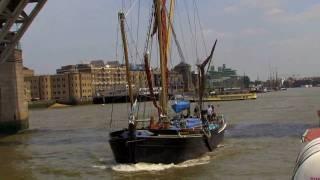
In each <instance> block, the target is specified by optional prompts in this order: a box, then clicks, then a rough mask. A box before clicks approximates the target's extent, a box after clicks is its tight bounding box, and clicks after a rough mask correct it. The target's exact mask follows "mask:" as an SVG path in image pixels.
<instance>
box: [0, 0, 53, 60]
mask: <svg viewBox="0 0 320 180" xmlns="http://www.w3.org/2000/svg"><path fill="white" fill-rule="evenodd" d="M46 2H47V0H0V47H1V51H0V64H1V63H3V62H5V61H6V60H7V59H8V57H9V56H10V54H11V53H12V52H13V50H14V49H15V48H16V46H17V45H18V43H19V41H20V39H21V38H22V36H23V35H24V33H25V32H26V31H27V29H28V28H29V26H30V25H31V23H32V21H33V20H34V18H35V17H36V16H37V15H38V13H39V12H40V10H41V9H42V8H43V6H44V5H45V3H46ZM29 5H30V6H29ZM15 24H16V25H17V26H16V27H17V28H16V29H15V30H14V29H13V27H14V25H15Z"/></svg>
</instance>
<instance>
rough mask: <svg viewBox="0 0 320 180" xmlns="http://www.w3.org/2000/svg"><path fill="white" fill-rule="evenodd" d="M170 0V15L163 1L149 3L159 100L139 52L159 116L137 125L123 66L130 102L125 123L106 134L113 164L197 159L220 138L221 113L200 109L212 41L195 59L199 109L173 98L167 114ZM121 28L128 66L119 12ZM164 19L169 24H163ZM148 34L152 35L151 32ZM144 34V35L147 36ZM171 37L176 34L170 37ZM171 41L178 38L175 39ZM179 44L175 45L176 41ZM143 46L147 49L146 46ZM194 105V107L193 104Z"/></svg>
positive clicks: (133, 101) (146, 54) (221, 130)
mask: <svg viewBox="0 0 320 180" xmlns="http://www.w3.org/2000/svg"><path fill="white" fill-rule="evenodd" d="M173 2H174V0H171V3H170V14H169V15H168V16H167V12H166V7H165V6H166V1H165V0H155V1H154V5H153V13H152V18H153V20H154V25H153V30H156V31H157V32H153V33H151V29H152V28H151V27H152V26H151V23H152V21H151V22H150V25H149V35H151V34H155V33H157V35H158V43H159V55H160V65H161V85H162V90H161V92H160V98H161V100H160V101H159V102H160V103H158V102H157V101H156V98H155V95H154V93H153V87H152V83H151V71H150V65H149V54H148V51H146V52H145V55H144V63H145V70H146V74H147V80H148V86H149V91H150V96H151V98H152V102H153V105H154V107H155V108H156V109H157V112H158V119H157V121H155V119H154V118H153V117H150V123H149V126H148V127H144V128H138V127H139V126H138V120H136V119H135V118H136V117H135V113H136V110H137V108H136V103H137V100H134V98H133V95H132V89H131V88H130V87H131V82H130V79H131V78H130V72H129V69H128V68H127V80H128V87H129V89H128V91H129V98H130V103H131V112H130V114H129V119H128V127H127V128H126V129H123V130H118V131H114V132H111V133H110V139H109V144H110V146H111V149H112V152H113V154H114V157H115V160H116V162H118V163H138V162H147V163H163V164H170V163H175V164H176V163H181V162H183V161H186V160H190V159H194V158H198V157H200V156H201V155H203V154H205V153H207V152H210V151H213V150H214V149H215V148H216V147H217V146H218V145H219V143H221V141H222V140H223V137H224V132H225V129H226V126H227V125H226V122H225V120H224V117H223V115H219V114H217V115H215V116H213V115H210V114H208V113H207V111H206V110H202V109H203V102H202V101H203V99H202V98H203V90H204V89H205V67H206V65H207V64H208V63H209V62H210V61H211V59H212V56H213V53H214V50H215V47H216V44H217V40H216V42H215V44H214V46H213V48H212V50H211V53H210V55H209V56H208V57H207V58H206V59H205V60H204V61H203V63H201V64H198V65H197V67H198V72H199V74H198V79H199V81H198V82H199V84H198V86H199V91H198V93H199V103H198V106H197V107H198V108H197V109H199V110H197V111H195V116H190V114H188V115H187V116H184V115H183V113H182V112H183V111H186V110H187V111H188V112H190V102H189V101H186V100H183V99H177V100H175V101H174V103H173V104H171V108H172V109H173V110H174V111H175V113H176V115H175V116H173V117H170V115H169V113H168V108H167V107H168V87H167V85H168V79H167V78H168V76H167V74H168V69H167V53H168V49H169V45H168V42H170V40H169V39H168V37H170V36H169V34H170V32H171V31H172V35H173V36H174V37H175V33H174V29H173V26H172V23H171V22H172V19H171V18H170V17H172V14H171V13H172V7H173V4H174V3H173ZM119 21H120V29H121V35H122V42H123V50H124V57H125V62H126V66H127V67H128V66H129V61H128V49H127V43H126V33H125V31H124V29H125V28H124V24H125V23H124V21H125V16H124V13H119ZM167 22H168V23H167ZM151 36H152V35H151ZM148 39H149V37H148ZM175 40H176V37H175ZM176 43H178V42H177V41H176ZM177 46H178V47H180V46H179V44H177ZM146 49H148V48H146ZM195 110H196V109H195Z"/></svg>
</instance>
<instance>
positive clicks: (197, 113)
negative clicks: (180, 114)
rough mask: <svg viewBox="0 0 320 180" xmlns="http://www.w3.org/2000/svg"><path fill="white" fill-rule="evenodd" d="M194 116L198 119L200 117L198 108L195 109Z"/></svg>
mask: <svg viewBox="0 0 320 180" xmlns="http://www.w3.org/2000/svg"><path fill="white" fill-rule="evenodd" d="M193 115H194V116H195V117H197V118H198V117H200V111H199V107H198V106H196V107H194V110H193Z"/></svg>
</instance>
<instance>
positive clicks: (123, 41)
mask: <svg viewBox="0 0 320 180" xmlns="http://www.w3.org/2000/svg"><path fill="white" fill-rule="evenodd" d="M118 16H119V20H120V29H121V37H122V44H123V52H124V59H125V63H126V75H127V82H128V88H129V99H130V104H131V107H132V105H133V94H132V85H131V75H130V69H129V68H130V64H129V56H128V45H127V37H126V32H125V29H124V20H125V15H124V13H123V12H119V14H118Z"/></svg>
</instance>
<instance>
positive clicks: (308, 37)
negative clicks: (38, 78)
mask: <svg viewBox="0 0 320 180" xmlns="http://www.w3.org/2000/svg"><path fill="white" fill-rule="evenodd" d="M176 1H177V4H176V10H175V17H174V28H175V31H176V34H177V39H178V41H179V44H180V46H181V48H182V50H183V54H184V56H185V59H186V62H188V63H190V64H191V65H194V64H196V62H197V59H204V58H205V57H206V56H207V55H208V51H209V49H210V48H211V46H212V45H213V43H214V40H215V39H218V44H217V48H216V50H215V54H214V58H213V62H212V64H213V65H215V66H221V65H222V64H226V66H227V67H231V68H233V69H236V70H237V72H238V74H239V75H242V74H246V75H249V76H250V78H251V79H252V80H255V79H257V78H259V79H260V80H266V79H268V77H269V76H270V73H271V74H272V73H275V72H276V71H277V72H278V74H279V76H281V77H288V76H296V77H304V76H320V71H319V67H320V61H319V59H318V58H319V57H320V2H319V1H317V0H308V1H302V0H224V1H221V0H176ZM151 5H152V0H140V1H139V0H90V1H84V0H68V1H65V0H48V2H47V4H46V5H45V7H44V8H43V9H42V11H41V12H40V13H39V15H38V16H37V17H36V19H35V20H34V22H33V24H32V25H31V27H30V28H29V30H28V31H27V32H26V34H25V35H24V37H23V38H22V41H21V43H22V48H23V57H24V64H25V66H27V67H29V68H32V69H34V70H35V72H36V74H53V73H55V70H56V69H58V68H59V67H60V66H63V65H68V64H77V63H86V62H89V61H90V60H95V59H103V60H105V61H109V60H110V61H111V60H119V61H120V62H122V61H123V55H122V51H121V50H122V49H121V41H120V34H119V27H118V26H119V25H118V18H117V14H118V12H119V11H121V10H122V11H124V12H125V13H127V16H126V30H127V34H128V42H129V51H130V59H131V61H132V62H136V63H140V62H141V57H142V56H143V55H142V54H143V51H144V47H145V42H146V35H147V29H148V24H149V23H148V20H149V17H150V9H151ZM130 7H132V8H130ZM152 47H153V48H152V59H153V66H158V63H157V62H158V61H157V50H156V49H157V44H156V43H155V42H153V46H152ZM171 57H172V58H171V61H170V66H171V67H172V66H174V65H176V64H177V63H179V62H180V61H181V59H180V56H179V55H178V53H177V50H176V45H175V44H174V43H173V45H172V55H171Z"/></svg>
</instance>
